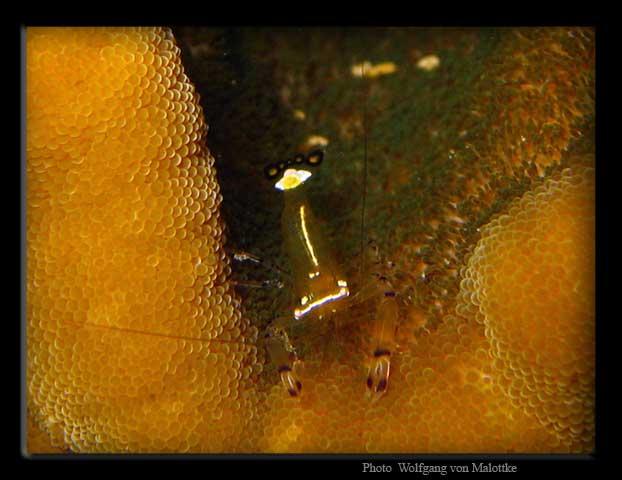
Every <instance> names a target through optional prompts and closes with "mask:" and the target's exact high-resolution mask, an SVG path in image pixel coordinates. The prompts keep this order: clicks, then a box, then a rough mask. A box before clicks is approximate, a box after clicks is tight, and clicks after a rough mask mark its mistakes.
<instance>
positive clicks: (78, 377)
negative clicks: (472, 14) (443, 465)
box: [26, 27, 595, 453]
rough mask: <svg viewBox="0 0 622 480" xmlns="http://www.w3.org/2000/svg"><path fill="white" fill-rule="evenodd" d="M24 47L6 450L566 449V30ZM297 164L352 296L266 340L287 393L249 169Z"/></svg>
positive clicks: (305, 33) (569, 246)
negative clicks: (23, 370) (16, 414)
mask: <svg viewBox="0 0 622 480" xmlns="http://www.w3.org/2000/svg"><path fill="white" fill-rule="evenodd" d="M26 48H27V86H26V89H27V92H26V93H27V117H26V120H27V122H26V124H27V132H26V138H27V161H26V168H27V172H26V173H27V182H28V191H27V336H28V339H27V343H28V355H27V385H28V415H29V420H28V422H29V423H28V426H29V435H28V440H29V445H28V450H29V451H30V452H32V453H36V452H62V451H71V452H303V453H317V452H329V453H339V452H391V453H406V452H408V453H422V452H434V453H441V452H442V453H459V452H460V453H464V452H468V453H473V452H487V453H501V452H590V451H592V449H593V447H594V411H593V409H594V321H595V319H594V209H593V203H594V201H593V199H594V178H593V177H594V145H593V142H594V133H593V127H594V32H593V31H592V30H590V29H582V28H541V29H536V28H528V29H418V28H417V29H415V28H377V29H376V28H374V29H370V28H361V29H353V28H350V29H334V28H317V29H311V28H306V29H293V28H291V29H287V28H280V29H249V28H246V29H214V28H190V27H187V28H176V29H174V30H173V31H171V30H169V29H163V28H155V29H152V28H127V29H126V28H94V29H81V28H54V29H51V28H28V29H27V43H26ZM199 93H200V95H199ZM206 125H209V133H207V126H206ZM206 134H207V136H206ZM207 145H209V150H208V149H207ZM312 148H320V149H321V150H322V152H323V154H324V161H323V162H322V165H321V166H319V167H318V168H317V174H316V175H314V177H313V178H311V180H309V190H308V201H309V205H311V206H312V207H313V209H314V211H315V213H316V216H317V219H318V224H319V227H318V228H320V227H321V231H322V232H323V236H324V238H323V240H324V241H325V243H326V244H327V245H329V246H330V248H331V249H332V250H333V254H334V256H335V258H336V261H337V262H338V263H339V265H340V268H341V270H342V271H343V273H344V275H345V277H346V278H347V279H348V282H349V284H350V287H351V290H352V301H351V302H350V303H348V304H347V307H344V308H341V309H339V311H338V312H337V313H335V314H334V315H332V316H329V317H323V318H321V319H320V318H314V319H310V320H306V321H304V322H291V325H290V326H289V327H288V330H289V335H290V339H291V343H292V345H293V346H294V347H295V349H296V352H297V355H298V362H297V363H296V373H297V375H298V377H299V379H300V381H301V384H302V391H301V394H300V395H298V396H296V397H292V396H290V395H288V393H287V390H286V389H284V388H283V385H282V384H281V381H280V379H279V373H278V372H277V366H275V365H274V362H271V359H270V356H269V355H268V354H267V353H266V351H265V348H264V341H263V338H264V332H265V331H266V328H267V327H268V326H269V325H270V323H271V322H272V321H273V320H274V319H275V318H282V317H287V316H288V315H289V316H291V312H292V310H293V307H294V305H295V302H296V298H295V297H294V295H293V294H292V292H293V290H294V285H293V281H294V279H293V278H292V275H291V264H292V261H291V260H292V256H293V255H297V254H298V253H297V252H296V251H292V249H291V248H289V249H288V248H287V247H286V245H285V244H286V242H284V239H283V235H282V231H283V229H282V223H284V222H285V223H286V222H287V218H286V216H285V217H284V216H283V215H282V213H283V194H282V192H279V191H277V190H275V189H274V188H273V184H272V183H271V182H269V181H267V180H266V178H265V176H264V167H265V166H266V165H267V164H272V163H275V162H276V163H278V162H284V161H286V160H287V159H289V158H292V157H293V156H294V155H295V154H296V153H298V152H307V151H309V150H310V149H312ZM370 240H371V241H372V242H371V244H373V245H375V246H377V251H376V255H375V257H370V255H369V252H368V250H369V245H370V242H369V241H370ZM236 251H237V252H240V251H246V252H251V253H253V254H254V255H257V256H258V257H260V258H262V259H263V262H262V264H252V262H236V261H234V260H232V257H233V255H232V252H236ZM389 264H390V265H391V268H390V269H387V268H386V265H389ZM384 275H386V276H387V277H389V281H390V284H391V285H392V288H393V289H394V291H395V294H396V298H397V304H398V305H399V315H398V317H397V319H396V322H395V325H392V326H393V327H395V348H394V350H393V351H392V352H391V355H390V365H391V373H390V377H389V382H388V388H387V389H386V392H384V394H383V395H381V396H379V397H378V396H374V395H370V392H369V389H368V388H367V386H366V380H367V378H368V374H369V373H368V372H369V367H370V365H371V362H373V359H374V348H373V345H374V342H375V341H376V336H377V335H378V329H377V328H376V327H375V323H374V322H375V317H374V313H375V312H376V311H377V307H378V305H379V304H380V302H381V298H382V295H381V294H376V295H370V296H369V297H366V298H365V299H361V300H360V301H357V295H356V294H357V292H367V291H372V292H374V291H375V290H374V288H375V285H376V284H377V283H378V281H379V280H378V279H379V277H381V276H384ZM267 279H269V280H270V282H266V281H265V280H267ZM257 284H263V285H265V286H266V288H250V287H249V285H254V286H256V285H257ZM276 284H278V285H280V286H281V288H270V287H274V286H275V285H276ZM236 285H237V286H236ZM380 291H381V290H378V292H380ZM376 293H377V292H376ZM298 323H300V325H299V324H298Z"/></svg>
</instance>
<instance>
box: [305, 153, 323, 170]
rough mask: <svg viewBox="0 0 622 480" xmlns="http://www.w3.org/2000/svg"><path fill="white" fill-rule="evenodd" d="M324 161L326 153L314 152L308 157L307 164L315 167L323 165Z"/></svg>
mask: <svg viewBox="0 0 622 480" xmlns="http://www.w3.org/2000/svg"><path fill="white" fill-rule="evenodd" d="M322 160H324V152H323V151H322V150H319V149H317V150H312V151H311V152H309V154H308V155H307V163H308V164H309V165H313V166H314V167H315V166H317V165H319V164H320V163H322Z"/></svg>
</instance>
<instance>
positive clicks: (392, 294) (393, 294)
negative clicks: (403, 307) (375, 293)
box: [384, 292, 395, 297]
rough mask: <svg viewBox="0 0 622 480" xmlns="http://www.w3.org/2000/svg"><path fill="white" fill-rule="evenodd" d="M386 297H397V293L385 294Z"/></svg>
mask: <svg viewBox="0 0 622 480" xmlns="http://www.w3.org/2000/svg"><path fill="white" fill-rule="evenodd" d="M384 296H385V297H395V292H384Z"/></svg>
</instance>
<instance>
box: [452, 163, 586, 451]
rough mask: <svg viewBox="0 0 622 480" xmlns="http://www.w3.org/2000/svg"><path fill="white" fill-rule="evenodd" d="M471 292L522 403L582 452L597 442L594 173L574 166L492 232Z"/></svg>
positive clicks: (467, 283)
mask: <svg viewBox="0 0 622 480" xmlns="http://www.w3.org/2000/svg"><path fill="white" fill-rule="evenodd" d="M462 298H463V300H464V301H465V302H466V304H467V305H466V308H464V310H466V311H468V310H469V308H468V304H469V303H470V304H472V305H473V306H475V307H476V309H473V308H471V310H472V311H474V312H475V314H476V317H478V318H479V319H480V321H482V322H483V323H484V325H485V327H486V336H487V337H488V338H489V340H490V342H491V352H492V355H493V357H494V358H495V362H494V368H495V371H496V372H499V373H500V374H501V375H500V378H501V379H502V380H503V382H502V385H503V389H504V392H505V393H506V394H507V395H508V396H509V397H510V398H511V399H512V402H513V403H514V404H516V405H520V407H521V408H522V409H523V411H525V412H526V413H528V414H531V415H532V416H535V417H537V418H538V419H539V420H540V422H542V424H543V425H545V426H547V427H552V429H553V430H554V431H555V432H557V434H558V435H559V437H560V439H561V441H562V442H563V443H564V444H565V445H566V446H567V447H568V448H570V449H572V450H575V451H576V450H579V451H590V450H591V449H592V448H593V446H594V445H593V442H594V366H595V365H594V174H593V170H592V169H589V168H587V169H586V168H576V169H573V170H571V169H567V170H565V171H564V172H563V173H562V175H561V177H560V178H558V179H549V180H548V181H547V182H546V183H545V184H544V185H542V186H541V187H539V188H537V189H536V190H534V191H532V192H529V193H527V194H526V195H524V196H523V197H522V198H521V199H520V200H519V201H517V202H515V203H514V204H513V205H512V206H511V208H510V209H509V212H508V213H507V214H504V215H501V216H500V217H498V218H497V219H495V220H494V221H492V222H491V223H490V224H489V225H487V226H486V228H485V229H484V231H483V232H482V238H481V240H480V241H479V243H478V245H477V247H476V248H475V250H474V251H473V254H472V256H471V257H470V259H469V262H468V264H467V268H466V273H465V279H464V280H463V282H462Z"/></svg>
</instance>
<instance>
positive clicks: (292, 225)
mask: <svg viewBox="0 0 622 480" xmlns="http://www.w3.org/2000/svg"><path fill="white" fill-rule="evenodd" d="M321 160H322V153H321V152H318V151H315V152H311V153H310V154H309V155H308V156H307V158H306V162H307V164H308V165H309V166H315V165H317V164H319V163H321ZM299 163H301V162H299ZM282 170H283V169H282V168H281V169H279V168H278V167H277V166H269V167H268V168H267V170H266V173H267V174H268V177H269V178H270V177H272V178H276V177H277V176H279V174H280V173H281V171H282ZM311 176H312V173H311V171H310V169H308V168H299V169H296V168H289V169H286V170H285V171H283V173H282V176H280V179H279V180H278V181H277V182H276V183H275V188H276V189H278V190H281V191H282V192H283V195H284V208H283V214H282V217H281V225H282V233H283V239H284V243H285V248H286V251H287V254H288V258H289V262H290V266H291V272H292V279H293V287H294V288H293V289H294V292H293V293H294V296H295V297H294V298H295V305H294V307H293V311H292V313H291V315H287V316H285V317H281V318H279V319H275V320H274V321H273V322H272V324H271V325H270V327H268V330H267V334H266V340H267V344H266V345H267V349H268V352H269V354H270V357H271V359H272V362H273V363H274V364H275V366H276V368H277V370H278V372H279V374H280V376H281V380H282V383H283V384H284V386H285V387H286V389H287V391H288V393H289V394H290V395H291V396H297V395H298V394H299V393H300V391H301V389H302V383H301V382H300V380H299V379H298V377H297V375H296V371H295V367H296V364H297V363H298V357H297V355H296V351H295V349H294V347H293V346H292V345H291V342H290V341H289V338H288V336H287V332H286V329H287V327H288V326H289V325H290V324H291V322H295V323H301V322H303V321H307V320H310V321H315V320H322V319H323V318H325V317H326V316H327V315H329V314H331V313H334V312H336V311H337V310H338V308H339V307H340V304H341V303H343V301H344V300H345V299H346V298H347V297H348V296H349V295H350V291H349V288H348V283H347V281H346V280H345V278H344V277H343V275H342V274H341V272H340V271H339V269H338V266H337V263H336V261H335V258H334V256H333V254H332V251H331V250H330V248H329V246H328V244H327V242H326V240H325V236H324V234H323V232H322V231H321V228H320V224H319V222H318V221H317V218H316V217H315V215H314V213H313V210H312V209H311V205H310V203H309V201H308V198H307V193H306V184H305V182H306V181H307V180H308V179H309V178H310V177H311Z"/></svg>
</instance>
